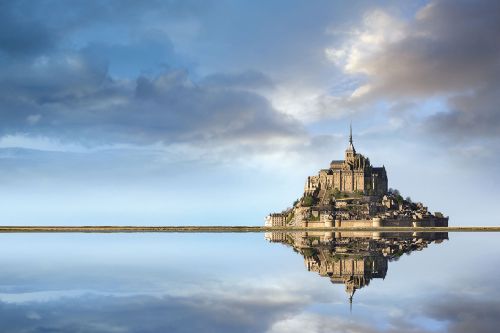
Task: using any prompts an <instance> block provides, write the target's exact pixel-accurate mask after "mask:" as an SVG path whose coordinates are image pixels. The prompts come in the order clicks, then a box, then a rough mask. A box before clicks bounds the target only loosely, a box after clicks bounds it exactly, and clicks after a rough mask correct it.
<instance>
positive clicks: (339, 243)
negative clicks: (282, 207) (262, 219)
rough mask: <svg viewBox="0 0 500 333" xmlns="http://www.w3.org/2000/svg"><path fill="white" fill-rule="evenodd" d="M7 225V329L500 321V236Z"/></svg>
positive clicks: (366, 328) (2, 314) (490, 328)
mask: <svg viewBox="0 0 500 333" xmlns="http://www.w3.org/2000/svg"><path fill="white" fill-rule="evenodd" d="M331 236H332V235H331V234H329V233H328V235H327V234H325V233H324V232H321V233H318V234H317V235H315V234H314V233H313V234H308V235H305V234H304V233H300V232H295V233H292V235H290V234H289V233H286V232H281V233H276V232H275V233H215V232H214V233H195V232H193V233H184V234H181V235H180V234H175V233H134V234H132V233H95V234H89V233H66V234H57V233H54V234H52V233H9V234H6V233H4V234H0V250H1V252H0V253H1V254H0V265H1V267H2V269H1V270H0V309H1V311H0V320H1V322H2V331H5V332H13V333H16V332H39V331H48V332H51V331H54V332H55V331H57V332H102V333H105V332H106V333H107V332H164V331H169V332H193V331H203V332H218V333H220V332H271V333H277V332H304V331H308V332H327V331H332V330H334V331H338V332H353V331H354V332H361V333H363V332H367V333H373V332H386V331H397V332H415V331H418V332H424V333H427V332H429V333H430V332H464V331H467V328H470V327H474V331H475V332H495V331H496V328H497V327H499V325H500V318H499V317H498V313H499V312H500V295H499V292H500V291H499V289H498V283H497V278H496V277H497V276H498V274H499V273H500V259H498V258H500V249H499V247H498V244H497V243H498V239H497V238H498V236H497V234H495V233H487V232H475V233H468V232H451V233H442V232H439V233H422V234H415V233H407V234H402V235H399V236H390V235H389V236H384V235H382V236H380V235H379V236H377V237H373V236H370V235H366V234H364V233H359V234H358V233H351V234H350V235H349V237H343V236H339V237H336V235H335V233H334V234H333V238H332V237H331Z"/></svg>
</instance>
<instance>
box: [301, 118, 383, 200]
mask: <svg viewBox="0 0 500 333" xmlns="http://www.w3.org/2000/svg"><path fill="white" fill-rule="evenodd" d="M387 189H388V182H387V173H386V171H385V167H384V166H382V167H373V166H372V165H371V164H370V159H369V158H367V157H365V156H363V155H361V154H358V153H357V152H356V149H355V148H354V145H353V140H352V126H351V128H350V135H349V146H348V147H347V149H346V150H345V155H344V160H334V161H332V162H331V163H330V168H329V169H323V170H321V171H320V172H319V174H318V175H317V176H309V177H307V181H306V185H305V187H304V192H305V194H306V195H314V196H319V197H323V194H324V193H326V192H327V191H329V190H332V191H333V190H338V191H340V192H346V193H352V192H360V193H364V194H368V195H384V194H385V193H386V192H387ZM322 192H324V193H322Z"/></svg>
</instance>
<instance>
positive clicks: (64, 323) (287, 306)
mask: <svg viewBox="0 0 500 333" xmlns="http://www.w3.org/2000/svg"><path fill="white" fill-rule="evenodd" d="M300 304H301V303H300V302H297V301H286V300H283V301H269V300H260V299H259V297H257V298H251V297H246V298H240V297H237V296H235V295H232V296H226V297H220V296H215V297H214V296H212V297H204V296H201V295H200V296H192V297H175V296H160V297H154V296H146V295H137V296H121V297H119V296H104V295H91V294H89V295H84V296H80V297H72V298H62V299H57V300H52V301H47V302H33V303H24V304H13V303H3V302H2V303H0V309H1V311H0V318H1V320H2V328H3V329H4V330H6V331H8V332H13V333H15V332H38V331H57V332H161V331H169V332H194V331H203V332H236V331H237V332H264V331H266V329H267V328H268V327H269V326H270V325H271V323H272V322H274V321H275V320H276V319H277V318H279V317H281V316H283V315H284V314H289V313H293V312H295V311H296V309H297V307H298V306H300Z"/></svg>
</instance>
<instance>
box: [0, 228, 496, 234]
mask: <svg viewBox="0 0 500 333" xmlns="http://www.w3.org/2000/svg"><path fill="white" fill-rule="evenodd" d="M300 231H307V232H314V231H316V232H318V231H324V232H343V231H349V232H353V231H373V232H500V226H498V227H472V226H467V227H420V228H418V227H417V228H412V227H378V228H377V227H369V228H368V227H367V228H364V227H363V228H361V227H359V228H347V227H340V228H311V227H309V228H290V227H261V226H0V233H37V232H38V233H52V232H54V233H58V232H59V233H70V232H78V233H115V232H116V233H119V232H120V233H134V232H163V233H174V232H185V233H190V232H191V233H195V232H213V233H217V232H228V233H230V232H300Z"/></svg>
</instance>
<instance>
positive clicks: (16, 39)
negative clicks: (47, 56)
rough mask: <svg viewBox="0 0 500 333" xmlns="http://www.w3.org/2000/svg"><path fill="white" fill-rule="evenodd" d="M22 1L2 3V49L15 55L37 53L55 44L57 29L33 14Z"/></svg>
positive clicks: (0, 24) (0, 6)
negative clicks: (53, 28)
mask: <svg viewBox="0 0 500 333" xmlns="http://www.w3.org/2000/svg"><path fill="white" fill-rule="evenodd" d="M31 14H32V11H31V10H30V8H29V6H25V5H23V3H22V2H21V3H20V2H13V1H2V2H1V3H0V51H1V52H3V53H4V54H7V55H9V56H13V57H19V56H27V55H32V54H37V53H39V52H42V51H44V50H47V49H50V48H52V47H54V46H55V44H56V40H57V31H54V30H52V29H51V28H50V27H48V26H47V25H46V24H45V23H44V22H43V20H41V19H39V18H37V17H35V16H32V15H31Z"/></svg>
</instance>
